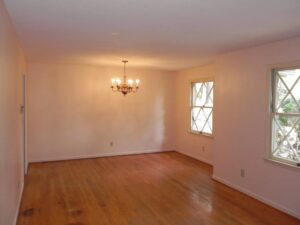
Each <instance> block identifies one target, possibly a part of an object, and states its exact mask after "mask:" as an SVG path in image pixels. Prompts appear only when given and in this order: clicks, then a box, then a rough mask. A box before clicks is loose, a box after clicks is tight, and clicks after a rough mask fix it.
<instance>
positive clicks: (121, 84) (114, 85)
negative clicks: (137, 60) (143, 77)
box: [111, 60, 140, 96]
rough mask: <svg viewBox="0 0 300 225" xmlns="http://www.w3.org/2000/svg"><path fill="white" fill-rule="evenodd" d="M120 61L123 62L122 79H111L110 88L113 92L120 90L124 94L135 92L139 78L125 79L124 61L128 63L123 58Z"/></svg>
mask: <svg viewBox="0 0 300 225" xmlns="http://www.w3.org/2000/svg"><path fill="white" fill-rule="evenodd" d="M122 62H123V63H124V75H123V81H122V80H121V79H120V78H118V77H117V78H113V79H111V89H112V91H113V92H121V93H122V94H123V95H124V96H125V95H127V94H128V93H130V92H133V93H134V92H137V90H138V89H139V83H140V80H138V79H136V80H135V81H133V80H132V79H127V76H126V63H128V60H123V61H122Z"/></svg>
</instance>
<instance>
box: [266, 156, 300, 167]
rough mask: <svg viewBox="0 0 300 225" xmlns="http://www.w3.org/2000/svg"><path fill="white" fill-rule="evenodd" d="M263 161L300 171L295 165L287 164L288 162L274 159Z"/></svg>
mask: <svg viewBox="0 0 300 225" xmlns="http://www.w3.org/2000/svg"><path fill="white" fill-rule="evenodd" d="M265 161H267V162H269V163H272V164H275V165H277V166H279V165H280V166H283V167H288V168H290V169H300V166H297V163H288V162H284V161H281V160H277V159H274V158H265Z"/></svg>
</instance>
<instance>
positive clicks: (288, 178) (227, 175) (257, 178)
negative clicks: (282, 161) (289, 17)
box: [214, 38, 300, 218]
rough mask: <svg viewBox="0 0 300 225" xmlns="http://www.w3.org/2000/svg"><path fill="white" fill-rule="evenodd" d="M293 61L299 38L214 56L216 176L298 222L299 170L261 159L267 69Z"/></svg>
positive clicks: (298, 50)
mask: <svg viewBox="0 0 300 225" xmlns="http://www.w3.org/2000/svg"><path fill="white" fill-rule="evenodd" d="M296 61H298V62H299V63H298V65H299V66H300V38H298V39H291V40H287V41H281V42H277V43H273V44H268V45H264V46H260V47H255V48H250V49H245V50H241V51H237V52H233V53H229V54H224V55H220V56H219V57H217V59H216V66H217V76H216V91H215V98H216V102H215V103H216V111H215V125H216V126H215V143H214V166H215V167H214V176H215V177H216V178H219V179H221V180H223V181H225V182H228V184H232V185H234V186H236V187H238V188H241V189H243V190H244V191H246V192H249V193H252V194H254V195H257V197H259V198H262V199H265V200H267V201H269V203H271V204H273V205H274V206H277V207H278V208H281V209H283V210H285V211H287V212H289V213H290V214H293V215H296V216H298V217H299V218H300V194H299V190H300V179H299V178H300V169H299V168H291V167H288V166H280V165H277V164H273V163H270V162H268V161H266V160H264V157H265V156H266V151H267V148H268V146H267V143H268V136H267V132H269V123H268V121H270V119H269V115H270V114H269V112H268V105H269V100H268V92H269V88H270V87H269V84H268V76H270V74H269V67H270V66H271V65H276V64H277V65H278V64H286V63H293V62H296ZM242 168H243V169H245V171H246V177H245V178H242V177H241V176H240V169H242Z"/></svg>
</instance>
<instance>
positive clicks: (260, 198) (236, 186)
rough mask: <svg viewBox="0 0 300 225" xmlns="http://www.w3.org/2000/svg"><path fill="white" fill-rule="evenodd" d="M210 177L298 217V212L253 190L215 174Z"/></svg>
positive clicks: (299, 216) (299, 215)
mask: <svg viewBox="0 0 300 225" xmlns="http://www.w3.org/2000/svg"><path fill="white" fill-rule="evenodd" d="M212 179H213V180H215V181H218V182H220V183H222V184H225V185H226V186H228V187H231V188H233V189H235V190H237V191H239V192H242V193H244V194H246V195H248V196H250V197H252V198H255V199H256V200H258V201H260V202H263V203H265V204H267V205H269V206H271V207H273V208H275V209H278V210H279V211H282V212H284V213H286V214H289V215H290V216H293V217H295V218H297V219H300V214H298V213H297V212H295V211H293V210H290V209H288V208H286V207H285V206H282V205H280V204H278V203H275V202H273V201H270V200H268V199H266V198H264V197H262V196H260V195H258V194H255V193H253V192H251V191H249V190H247V189H245V188H242V187H240V186H238V185H236V184H233V183H231V182H229V181H227V180H225V179H223V178H220V177H218V176H216V175H213V176H212Z"/></svg>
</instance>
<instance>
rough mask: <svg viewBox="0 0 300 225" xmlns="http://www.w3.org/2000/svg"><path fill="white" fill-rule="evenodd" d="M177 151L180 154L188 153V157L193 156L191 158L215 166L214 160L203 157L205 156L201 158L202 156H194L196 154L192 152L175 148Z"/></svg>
mask: <svg viewBox="0 0 300 225" xmlns="http://www.w3.org/2000/svg"><path fill="white" fill-rule="evenodd" d="M175 151H176V152H178V153H180V154H182V155H186V156H188V157H191V158H193V159H197V160H199V161H201V162H203V163H206V164H208V165H211V166H213V163H212V161H210V160H207V159H203V158H200V157H196V156H194V155H192V154H189V153H186V152H183V151H179V150H175Z"/></svg>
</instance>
